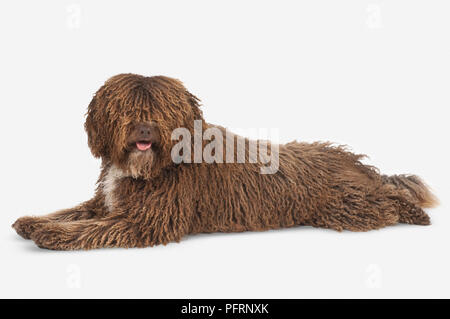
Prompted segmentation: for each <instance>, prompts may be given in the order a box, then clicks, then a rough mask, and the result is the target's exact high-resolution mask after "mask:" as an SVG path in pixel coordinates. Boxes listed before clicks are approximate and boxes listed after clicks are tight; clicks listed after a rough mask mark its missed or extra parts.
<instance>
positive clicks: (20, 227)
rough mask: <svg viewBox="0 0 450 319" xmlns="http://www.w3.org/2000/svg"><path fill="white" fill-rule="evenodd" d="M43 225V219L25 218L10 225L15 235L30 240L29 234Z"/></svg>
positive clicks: (44, 221)
mask: <svg viewBox="0 0 450 319" xmlns="http://www.w3.org/2000/svg"><path fill="white" fill-rule="evenodd" d="M44 223H46V220H44V219H43V218H40V217H31V216H25V217H21V218H19V219H18V220H16V222H15V223H14V224H12V228H14V229H15V230H16V232H17V234H19V235H20V236H22V237H23V238H25V239H30V236H31V234H32V233H33V232H34V231H35V230H36V229H37V228H39V226H40V225H42V224H44Z"/></svg>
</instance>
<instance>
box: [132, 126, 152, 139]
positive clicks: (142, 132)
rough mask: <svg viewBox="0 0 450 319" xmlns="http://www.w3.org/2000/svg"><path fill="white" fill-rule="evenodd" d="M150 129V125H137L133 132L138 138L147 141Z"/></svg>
mask: <svg viewBox="0 0 450 319" xmlns="http://www.w3.org/2000/svg"><path fill="white" fill-rule="evenodd" d="M151 131H152V127H151V125H150V124H145V123H142V124H138V125H137V126H136V128H135V132H136V133H137V135H138V136H139V137H140V138H143V139H148V138H150V137H151Z"/></svg>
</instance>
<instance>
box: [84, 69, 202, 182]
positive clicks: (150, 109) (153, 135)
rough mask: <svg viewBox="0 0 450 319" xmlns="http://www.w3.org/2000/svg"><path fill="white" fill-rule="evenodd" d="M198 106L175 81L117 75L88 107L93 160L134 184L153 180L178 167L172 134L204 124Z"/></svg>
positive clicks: (88, 126) (89, 136) (86, 125)
mask: <svg viewBox="0 0 450 319" xmlns="http://www.w3.org/2000/svg"><path fill="white" fill-rule="evenodd" d="M198 102H199V100H198V99H197V98H196V97H195V96H194V95H192V94H191V93H189V92H188V91H187V90H186V88H185V87H184V86H183V84H182V83H181V82H180V81H178V80H175V79H171V78H168V77H163V76H155V77H144V76H140V75H136V74H120V75H116V76H114V77H112V78H110V79H109V80H108V81H106V83H105V84H104V85H103V86H102V87H101V88H100V89H99V90H98V91H97V93H96V94H95V96H94V98H93V99H92V101H91V103H90V104H89V107H88V112H87V117H86V123H85V128H86V132H87V134H88V143H89V147H90V149H91V151H92V154H93V155H94V156H95V157H101V158H102V159H104V160H106V161H107V162H111V163H113V164H114V165H116V166H118V167H120V168H122V169H123V170H125V171H126V172H127V173H128V174H130V175H131V176H133V177H134V178H143V179H150V178H153V177H155V176H157V175H158V174H160V173H161V170H162V169H163V168H165V167H167V166H169V165H173V162H172V160H171V157H170V152H171V149H172V146H173V145H174V143H175V141H172V140H171V134H172V132H173V130H174V129H176V128H179V127H184V128H187V129H189V130H190V131H191V132H192V131H193V125H194V120H201V119H202V113H201V111H200V109H199V103H198Z"/></svg>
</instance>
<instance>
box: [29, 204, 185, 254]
mask: <svg viewBox="0 0 450 319" xmlns="http://www.w3.org/2000/svg"><path fill="white" fill-rule="evenodd" d="M155 205H156V204H155ZM174 207H175V205H172V207H170V208H168V209H166V210H158V209H154V210H150V211H147V212H146V211H142V209H141V208H140V209H137V210H135V211H133V210H132V209H130V210H125V211H124V212H123V213H117V214H116V215H109V216H108V217H104V218H100V219H89V220H78V221H72V222H56V223H46V224H42V225H40V227H38V228H36V230H35V231H34V232H32V233H31V239H32V240H33V241H34V242H35V243H36V244H37V245H38V246H39V247H41V248H47V249H54V250H77V249H95V248H104V247H122V248H132V247H147V246H154V245H159V244H167V243H169V242H178V241H180V240H181V238H182V237H183V236H184V235H185V234H187V233H188V231H189V226H190V223H189V222H188V219H187V217H186V215H183V213H182V212H184V211H185V210H184V211H181V210H179V209H178V210H176V209H174ZM166 208H167V207H166ZM186 210H187V209H186Z"/></svg>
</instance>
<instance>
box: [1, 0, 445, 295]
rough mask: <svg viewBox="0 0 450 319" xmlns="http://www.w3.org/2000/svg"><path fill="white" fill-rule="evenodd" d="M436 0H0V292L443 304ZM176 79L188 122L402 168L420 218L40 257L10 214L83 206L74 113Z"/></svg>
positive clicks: (87, 193)
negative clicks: (111, 88) (134, 79)
mask: <svg viewBox="0 0 450 319" xmlns="http://www.w3.org/2000/svg"><path fill="white" fill-rule="evenodd" d="M449 9H450V6H449V3H448V1H444V0H443V1H425V0H424V1H410V0H408V1H406V0H405V1H396V0H390V1H376V0H374V1H361V0H355V1H331V0H330V1H317V0H311V1H220V2H219V1H208V0H204V1H195V0H194V1H192V0H191V1H145V2H144V1H142V2H138V1H123V2H116V1H79V2H70V1H56V0H55V1H31V0H30V1H2V2H1V3H0V32H1V37H0V45H1V48H0V81H1V83H0V87H1V90H0V96H1V99H0V103H1V117H0V121H1V122H0V124H1V125H0V133H1V135H0V136H1V143H2V144H1V146H2V151H1V157H0V161H1V169H2V175H1V179H0V187H1V189H0V192H1V203H0V210H1V214H0V229H1V230H0V245H1V246H0V247H1V248H0V249H1V251H0V254H1V262H0V297H59V298H66V297H138V298H140V297H147V298H172V297H178V298H200V297H202V298H208V297H209V298H216V297H223V298H227V297H235V298H240V297H243V298H252V297H254V298H260V297H261V298H262V297H265V298H281V297H283V298H302V297H307V298H309V297H356V298H362V297H377V298H378V297H447V298H448V297H450V292H449V285H450V276H449V269H450V268H449V267H450V256H449V250H448V245H449V239H450V229H449V226H450V212H449V211H448V208H449V207H448V191H449V189H450V183H449V173H448V165H449V151H448V137H449V134H448V133H449V128H448V118H449V112H448V108H449V102H450V94H449V87H450V62H449V61H450V59H449V57H450V55H449V53H450V52H449V49H450V46H449V31H450V20H449V19H448V12H449ZM123 72H133V73H139V74H144V75H159V74H162V75H167V76H172V77H176V78H179V79H181V80H182V81H183V82H184V83H185V85H186V86H187V88H188V89H189V90H190V91H191V92H192V93H194V94H195V95H197V96H198V97H199V98H201V99H202V102H203V111H204V115H205V118H206V119H207V120H208V121H209V122H212V123H216V124H221V125H223V126H227V127H235V128H236V127H238V128H251V127H262V128H278V129H279V131H280V138H281V140H282V141H283V142H287V141H290V140H293V139H298V140H302V141H315V140H330V141H334V142H338V143H343V144H348V145H350V146H351V147H352V149H353V150H354V151H355V152H358V153H365V154H368V155H369V156H370V160H368V161H367V163H370V164H374V165H376V166H378V167H379V168H380V170H381V171H382V172H383V173H387V174H394V173H415V174H418V175H420V176H422V177H423V178H424V179H425V180H426V181H427V182H428V183H429V184H430V185H431V186H432V188H433V189H434V190H435V191H436V193H437V195H438V197H439V198H440V200H441V202H442V204H441V206H440V207H438V208H437V209H433V210H430V211H429V212H430V215H431V217H432V223H433V224H432V225H431V226H427V227H423V226H406V225H398V226H394V227H389V228H385V229H382V230H379V231H372V232H367V233H351V232H343V233H338V232H335V231H331V230H321V229H312V228H308V227H298V228H293V229H288V230H278V231H269V232H264V233H242V234H212V235H197V236H190V237H188V238H186V239H185V240H184V241H182V242H181V243H180V244H169V245H167V246H165V247H164V246H160V247H155V248H146V249H129V250H125V249H103V250H95V251H87V252H55V251H48V250H41V249H39V248H37V247H36V246H35V245H34V244H33V242H31V241H26V240H23V239H22V238H20V237H19V236H18V235H16V234H15V232H14V231H13V229H12V228H11V227H10V225H11V224H12V223H13V222H14V221H15V219H17V218H18V217H20V216H23V215H28V214H37V215H38V214H44V213H49V212H52V211H55V210H57V209H61V208H67V207H71V206H74V205H76V204H78V203H79V202H81V201H84V200H86V199H88V198H90V197H91V196H92V195H93V192H94V188H95V182H96V179H97V176H98V172H99V165H100V162H99V160H96V159H94V158H93V157H92V156H91V154H90V151H89V149H88V147H87V143H86V142H87V141H86V140H87V139H86V134H85V132H84V129H83V123H84V113H85V112H86V108H87V105H88V103H89V101H90V100H91V98H92V95H93V93H94V92H95V91H96V90H97V89H98V88H99V87H100V85H102V84H103V82H104V81H105V80H106V79H107V78H109V77H110V76H112V75H115V74H117V73H123Z"/></svg>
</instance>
